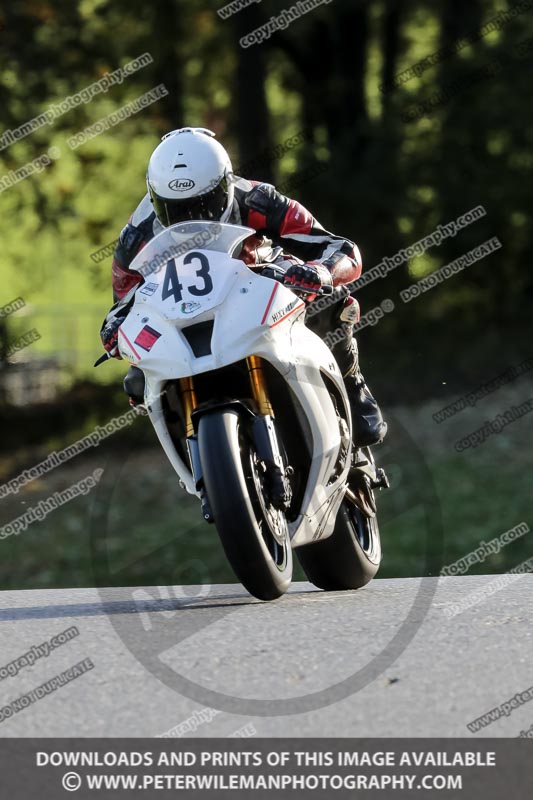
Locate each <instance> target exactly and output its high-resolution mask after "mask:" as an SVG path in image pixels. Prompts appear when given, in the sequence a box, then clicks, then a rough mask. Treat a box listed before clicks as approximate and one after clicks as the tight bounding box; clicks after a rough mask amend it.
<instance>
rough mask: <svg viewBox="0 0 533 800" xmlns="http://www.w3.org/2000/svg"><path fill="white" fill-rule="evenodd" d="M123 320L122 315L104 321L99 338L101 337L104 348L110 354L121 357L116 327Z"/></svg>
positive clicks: (117, 327) (118, 326)
mask: <svg viewBox="0 0 533 800" xmlns="http://www.w3.org/2000/svg"><path fill="white" fill-rule="evenodd" d="M123 322H124V318H123V317H122V318H121V317H115V319H112V320H111V321H110V322H106V323H104V325H103V326H102V330H101V331H100V338H101V339H102V344H103V345H104V349H105V350H107V352H108V353H109V355H110V356H115V357H116V358H122V356H121V355H120V353H119V352H118V329H119V328H120V326H121V324H122V323H123Z"/></svg>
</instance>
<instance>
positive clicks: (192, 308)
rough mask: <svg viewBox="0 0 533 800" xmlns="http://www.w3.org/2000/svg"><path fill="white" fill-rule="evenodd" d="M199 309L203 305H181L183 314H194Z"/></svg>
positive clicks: (193, 303)
mask: <svg viewBox="0 0 533 800" xmlns="http://www.w3.org/2000/svg"><path fill="white" fill-rule="evenodd" d="M198 308H201V303H195V302H192V303H182V304H181V313H182V314H192V312H193V311H196V310H197V309H198Z"/></svg>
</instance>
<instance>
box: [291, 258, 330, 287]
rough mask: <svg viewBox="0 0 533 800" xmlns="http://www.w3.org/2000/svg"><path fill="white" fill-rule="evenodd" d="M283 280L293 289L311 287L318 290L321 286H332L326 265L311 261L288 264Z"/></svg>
mask: <svg viewBox="0 0 533 800" xmlns="http://www.w3.org/2000/svg"><path fill="white" fill-rule="evenodd" d="M283 282H284V283H285V284H286V285H287V286H293V287H294V288H295V289H298V288H300V289H311V290H314V291H317V292H318V291H319V290H320V289H321V288H322V287H323V286H332V285H333V278H332V277H331V274H330V272H329V270H328V269H327V267H324V266H322V264H318V263H313V262H311V263H309V264H293V265H292V266H290V267H289V268H288V270H287V272H286V273H285V278H284V281H283Z"/></svg>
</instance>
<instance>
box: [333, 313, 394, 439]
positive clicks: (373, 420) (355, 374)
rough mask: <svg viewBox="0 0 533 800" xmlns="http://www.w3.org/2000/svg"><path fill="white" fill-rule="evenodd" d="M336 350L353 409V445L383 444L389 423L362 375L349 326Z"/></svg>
mask: <svg viewBox="0 0 533 800" xmlns="http://www.w3.org/2000/svg"><path fill="white" fill-rule="evenodd" d="M334 352H335V355H336V357H337V362H338V364H339V366H340V368H341V370H342V376H343V379H344V385H345V386H346V392H347V394H348V400H349V403H350V410H351V412H352V429H353V433H352V438H353V443H354V446H355V447H356V448H359V447H369V446H370V445H373V444H381V442H382V441H383V439H384V438H385V435H386V433H387V423H386V422H385V421H384V420H383V416H382V414H381V411H380V408H379V406H378V404H377V402H376V400H375V398H374V396H373V394H372V392H371V391H370V389H369V388H368V386H367V385H366V382H365V379H364V378H363V376H362V374H361V370H360V368H359V349H358V347H357V340H356V339H355V338H354V337H353V335H352V334H351V330H350V328H348V329H347V336H346V339H345V340H344V342H342V343H341V344H340V345H339V346H337V347H336V348H335V350H334Z"/></svg>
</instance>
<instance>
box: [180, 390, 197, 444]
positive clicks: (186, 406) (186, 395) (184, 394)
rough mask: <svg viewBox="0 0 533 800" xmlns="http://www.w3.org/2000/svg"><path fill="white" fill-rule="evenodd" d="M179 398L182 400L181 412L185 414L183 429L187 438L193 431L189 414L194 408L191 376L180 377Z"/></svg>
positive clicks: (194, 400) (194, 399) (194, 395)
mask: <svg viewBox="0 0 533 800" xmlns="http://www.w3.org/2000/svg"><path fill="white" fill-rule="evenodd" d="M180 389H181V399H182V402H183V413H184V416H185V430H186V436H187V438H188V437H189V436H192V435H193V433H194V425H193V424H192V419H191V414H192V412H193V411H194V409H195V408H196V392H195V391H194V382H193V379H192V378H180Z"/></svg>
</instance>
